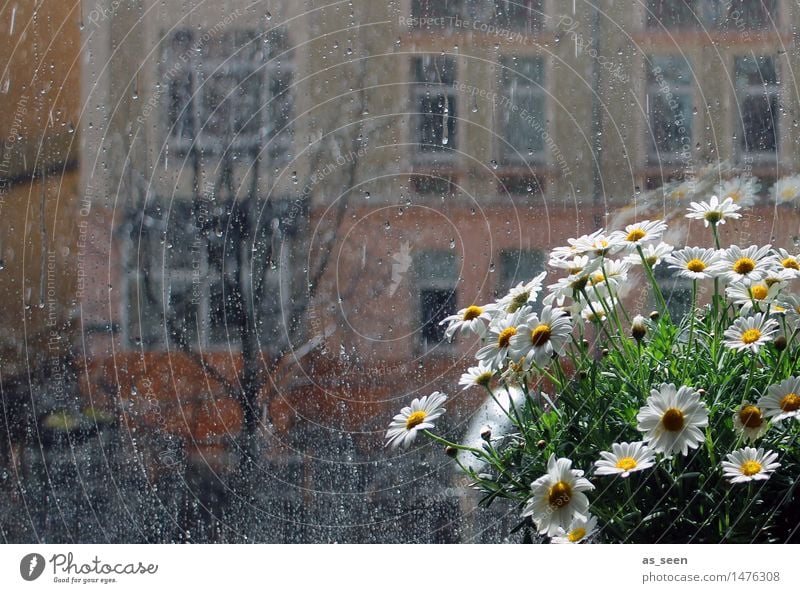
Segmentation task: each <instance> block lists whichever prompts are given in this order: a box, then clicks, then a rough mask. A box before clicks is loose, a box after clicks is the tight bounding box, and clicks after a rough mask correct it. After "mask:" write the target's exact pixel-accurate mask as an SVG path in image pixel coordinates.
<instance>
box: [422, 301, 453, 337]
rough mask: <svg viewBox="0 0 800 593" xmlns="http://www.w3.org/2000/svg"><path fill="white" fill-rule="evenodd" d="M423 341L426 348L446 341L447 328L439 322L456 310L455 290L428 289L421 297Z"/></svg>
mask: <svg viewBox="0 0 800 593" xmlns="http://www.w3.org/2000/svg"><path fill="white" fill-rule="evenodd" d="M419 308H420V322H421V326H422V329H421V340H422V345H423V346H424V347H426V348H429V347H431V346H435V345H436V344H438V343H440V342H442V341H443V340H444V332H445V329H446V328H445V326H444V325H439V322H440V321H441V320H442V319H444V318H445V317H447V316H448V315H452V314H453V313H454V312H455V310H456V293H455V291H454V290H447V289H438V288H426V289H423V290H422V291H420V295H419Z"/></svg>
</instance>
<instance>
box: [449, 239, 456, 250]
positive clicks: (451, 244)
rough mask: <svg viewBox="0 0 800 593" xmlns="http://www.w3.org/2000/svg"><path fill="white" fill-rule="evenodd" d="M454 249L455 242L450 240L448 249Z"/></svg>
mask: <svg viewBox="0 0 800 593" xmlns="http://www.w3.org/2000/svg"><path fill="white" fill-rule="evenodd" d="M455 248H456V240H455V239H450V249H455Z"/></svg>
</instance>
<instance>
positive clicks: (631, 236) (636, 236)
mask: <svg viewBox="0 0 800 593" xmlns="http://www.w3.org/2000/svg"><path fill="white" fill-rule="evenodd" d="M646 236H647V233H645V232H644V231H643V230H642V229H639V228H636V229H633V230H632V231H631V232H630V233H628V236H627V237H625V239H626V240H628V241H630V242H631V243H636V241H641V240H642V239H644V238H645V237H646Z"/></svg>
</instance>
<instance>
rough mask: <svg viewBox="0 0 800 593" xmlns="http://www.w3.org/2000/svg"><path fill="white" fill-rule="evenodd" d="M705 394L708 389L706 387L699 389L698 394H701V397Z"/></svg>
mask: <svg viewBox="0 0 800 593" xmlns="http://www.w3.org/2000/svg"><path fill="white" fill-rule="evenodd" d="M705 394H706V390H705V389H698V390H697V395H699V396H700V397H703V396H704V395H705Z"/></svg>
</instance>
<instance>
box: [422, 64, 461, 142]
mask: <svg viewBox="0 0 800 593" xmlns="http://www.w3.org/2000/svg"><path fill="white" fill-rule="evenodd" d="M455 79H456V63H455V60H454V59H453V58H450V57H448V56H441V55H435V56H434V55H427V56H422V57H419V58H415V59H414V84H413V85H412V88H413V97H412V102H413V105H414V110H415V112H416V115H415V119H416V125H415V130H416V143H417V145H418V150H417V156H428V155H431V154H437V155H446V154H453V152H452V151H453V150H454V149H455V148H456V146H457V144H458V143H457V133H458V127H457V125H456V121H457V117H458V109H457V104H456V89H455V87H454V86H453V83H454V82H455Z"/></svg>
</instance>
